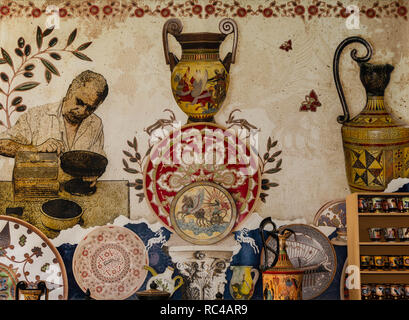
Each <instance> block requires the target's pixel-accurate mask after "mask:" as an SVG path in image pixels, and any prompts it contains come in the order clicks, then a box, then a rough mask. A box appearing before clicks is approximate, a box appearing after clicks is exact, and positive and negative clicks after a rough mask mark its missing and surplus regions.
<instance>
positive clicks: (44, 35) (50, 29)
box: [43, 26, 54, 37]
mask: <svg viewBox="0 0 409 320" xmlns="http://www.w3.org/2000/svg"><path fill="white" fill-rule="evenodd" d="M53 30H54V26H52V27H51V28H48V29H45V30H44V32H43V37H46V36H48V35H49V34H50V33H51V32H53Z"/></svg>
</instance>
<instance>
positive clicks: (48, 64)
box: [40, 58, 60, 76]
mask: <svg viewBox="0 0 409 320" xmlns="http://www.w3.org/2000/svg"><path fill="white" fill-rule="evenodd" d="M40 60H41V62H42V63H43V65H44V67H46V68H47V69H48V70H49V71H50V72H51V73H53V74H55V75H57V76H59V75H60V73H59V72H58V70H57V68H56V67H55V66H54V65H53V64H52V63H51V62H50V61H48V60H46V59H43V58H40Z"/></svg>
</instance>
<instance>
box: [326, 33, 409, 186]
mask: <svg viewBox="0 0 409 320" xmlns="http://www.w3.org/2000/svg"><path fill="white" fill-rule="evenodd" d="M354 42H358V43H361V44H363V45H364V46H365V47H366V49H367V54H366V56H364V57H357V55H356V53H357V51H356V49H354V50H352V51H351V57H352V58H353V59H354V60H355V61H356V62H358V64H359V66H360V79H361V82H362V84H363V85H364V87H365V90H366V95H367V102H366V106H365V107H364V109H363V110H362V111H361V112H360V113H359V114H358V115H357V116H355V117H354V118H352V119H350V114H349V110H348V106H347V104H346V100H345V96H344V93H343V90H342V86H341V82H340V78H339V58H340V56H341V52H342V50H343V49H344V48H345V47H346V46H347V45H349V44H351V43H354ZM371 56H372V47H371V46H370V44H369V43H368V42H366V41H365V40H364V39H362V38H360V37H349V38H347V39H345V40H344V41H343V42H341V43H340V45H339V46H338V48H337V50H336V52H335V56H334V79H335V84H336V87H337V90H338V94H339V97H340V100H341V104H342V107H343V111H344V114H343V115H341V116H339V117H338V122H339V123H341V124H342V128H341V132H342V141H343V147H344V154H345V168H346V174H347V179H348V184H349V187H350V189H351V192H362V191H383V190H385V188H386V186H387V185H388V183H389V182H390V181H391V180H393V179H396V178H399V177H401V178H406V177H408V176H409V166H408V164H409V126H408V125H407V124H405V123H403V122H402V121H400V120H398V119H396V118H395V117H394V116H393V115H392V114H391V113H389V112H388V111H387V109H386V107H385V100H384V93H385V89H386V87H387V85H388V83H389V80H390V75H391V72H392V71H393V69H394V67H393V66H392V65H390V64H371V63H368V62H367V61H369V59H370V58H371Z"/></svg>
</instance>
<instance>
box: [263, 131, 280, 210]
mask: <svg viewBox="0 0 409 320" xmlns="http://www.w3.org/2000/svg"><path fill="white" fill-rule="evenodd" d="M277 144H278V141H277V140H276V141H272V139H271V137H268V140H267V151H266V153H264V155H263V158H261V157H260V155H258V157H259V159H260V161H259V162H260V166H261V170H260V171H261V176H262V179H261V189H262V190H264V191H267V190H270V188H275V187H278V186H279V184H278V183H275V182H270V180H269V179H267V178H264V176H265V175H266V174H275V173H277V172H279V171H281V164H282V162H283V160H282V159H279V160H278V161H277V162H276V159H277V157H278V156H279V155H281V152H282V151H281V150H280V151H275V152H274V153H273V150H272V149H274V148H275V147H276V146H277ZM274 162H276V163H275V165H274V166H273V167H271V168H269V169H267V168H266V167H267V166H268V165H270V164H272V163H274ZM266 197H268V194H267V193H265V192H261V193H260V199H261V201H263V202H264V203H265V202H266Z"/></svg>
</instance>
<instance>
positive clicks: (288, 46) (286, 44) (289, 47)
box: [280, 39, 293, 52]
mask: <svg viewBox="0 0 409 320" xmlns="http://www.w3.org/2000/svg"><path fill="white" fill-rule="evenodd" d="M280 49H281V50H285V51H287V52H288V51H290V50H292V49H293V47H292V42H291V39H290V40H288V41H286V42H284V43H283V44H282V45H281V46H280Z"/></svg>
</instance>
